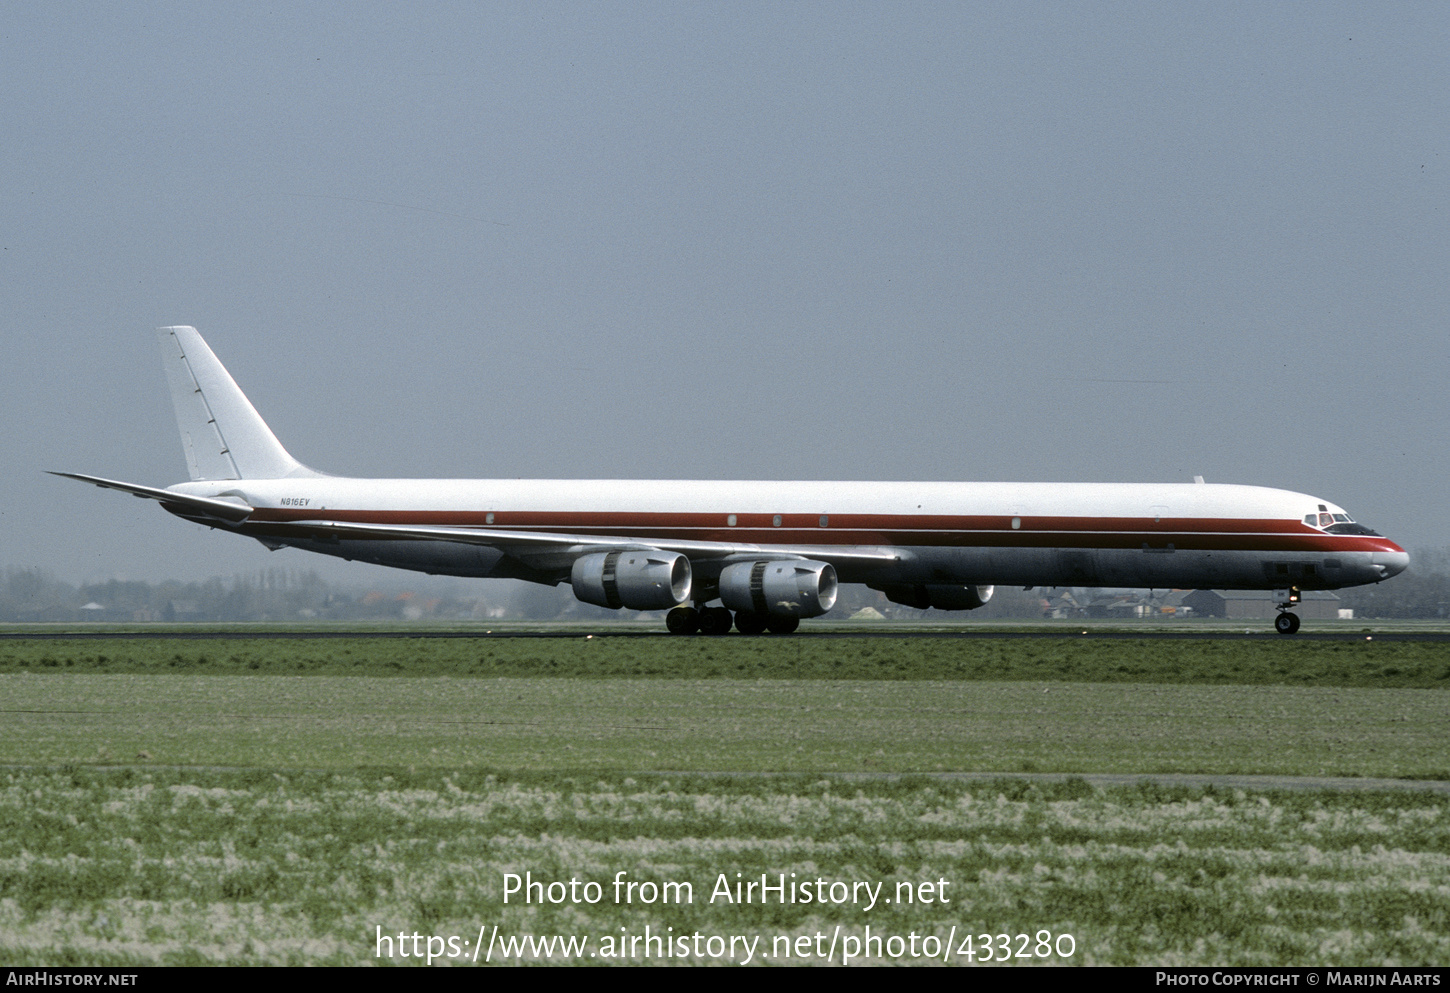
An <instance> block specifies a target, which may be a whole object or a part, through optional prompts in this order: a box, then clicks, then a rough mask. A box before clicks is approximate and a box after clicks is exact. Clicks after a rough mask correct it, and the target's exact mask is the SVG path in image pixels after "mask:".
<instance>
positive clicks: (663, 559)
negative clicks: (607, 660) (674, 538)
mask: <svg viewBox="0 0 1450 993" xmlns="http://www.w3.org/2000/svg"><path fill="white" fill-rule="evenodd" d="M569 582H570V584H571V585H572V586H573V587H574V595H575V596H576V597H578V598H579V599H580V600H583V601H584V602H585V603H593V604H597V605H599V606H601V607H612V608H619V607H628V608H629V609H630V610H666V609H668V608H670V607H676V606H679V605H680V604H682V603H684V602H685V601H686V600H688V599H690V560H689V559H687V558H685V556H683V555H681V554H680V553H679V552H656V551H649V550H645V551H618V552H594V553H591V554H589V555H581V556H580V557H579V558H577V559H575V560H574V568H573V569H571V570H570V572H569Z"/></svg>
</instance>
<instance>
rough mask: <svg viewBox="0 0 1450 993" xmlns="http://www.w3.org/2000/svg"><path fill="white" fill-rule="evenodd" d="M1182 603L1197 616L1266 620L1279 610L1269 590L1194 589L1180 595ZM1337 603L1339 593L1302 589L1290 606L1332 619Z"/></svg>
mask: <svg viewBox="0 0 1450 993" xmlns="http://www.w3.org/2000/svg"><path fill="white" fill-rule="evenodd" d="M1182 603H1183V605H1184V606H1186V607H1192V608H1193V612H1194V613H1195V614H1197V615H1198V616H1200V617H1224V618H1227V619H1228V620H1240V619H1242V620H1266V619H1269V618H1272V617H1273V616H1274V615H1275V614H1277V613H1278V612H1279V611H1278V609H1277V608H1278V602H1277V601H1276V600H1275V599H1274V594H1273V592H1272V591H1270V590H1194V591H1193V592H1192V593H1189V594H1186V595H1185V596H1184V597H1183V599H1182ZM1339 603H1340V601H1339V597H1338V596H1337V595H1335V594H1333V593H1331V592H1329V591H1328V590H1305V591H1304V592H1303V593H1301V594H1300V600H1299V603H1298V604H1297V605H1295V606H1294V607H1293V608H1291V609H1292V610H1293V611H1294V613H1296V614H1298V615H1299V616H1300V617H1304V618H1312V619H1316V620H1336V619H1338V617H1339Z"/></svg>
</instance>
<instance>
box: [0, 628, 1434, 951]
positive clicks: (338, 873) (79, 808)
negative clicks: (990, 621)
mask: <svg viewBox="0 0 1450 993" xmlns="http://www.w3.org/2000/svg"><path fill="white" fill-rule="evenodd" d="M1447 688H1450V648H1447V647H1446V646H1442V645H1438V644H1433V643H1432V644H1423V643H1413V642H1359V641H1355V642H1308V641H1301V642H1297V643H1288V644H1285V643H1283V642H1278V641H1261V640H1253V641H1242V642H1235V641H1227V640H1226V641H1224V642H1218V641H1185V642H1176V641H1175V642H1172V643H1170V644H1168V645H1166V646H1165V645H1164V644H1163V643H1161V642H1151V641H1145V642H1138V641H1093V640H1090V639H1089V640H1084V641H1075V640H1072V639H1066V638H1065V639H1060V640H1059V639H1034V640H1031V641H1015V642H1014V641H1006V640H1001V641H999V640H987V641H976V640H972V641H962V640H941V639H920V640H911V639H906V640H896V639H820V640H818V642H817V643H812V641H811V640H810V639H806V638H798V639H754V640H751V639H708V640H707V639H688V640H678V639H664V638H645V639H640V638H621V639H609V638H594V639H585V638H582V637H581V638H578V639H548V640H537V639H535V640H486V641H473V640H452V639H450V640H435V641H426V640H425V641H414V640H397V639H386V640H384V639H378V640H348V639H342V640H332V639H329V640H326V641H320V642H298V641H286V640H283V639H256V640H248V641H242V642H227V641H171V640H168V641H122V640H117V641H99V642H98V641H89V640H88V641H84V642H12V641H7V642H4V643H0V764H3V765H5V766H7V767H8V768H7V770H6V771H3V772H0V964H141V963H151V962H155V963H174V964H181V963H200V962H224V963H298V964H300V963H333V964H354V963H358V964H360V963H366V962H375V961H379V959H378V958H377V955H376V952H377V950H378V947H379V945H378V940H377V939H378V935H379V934H380V933H381V934H387V935H392V936H393V938H394V939H396V936H397V934H398V932H400V931H403V932H406V933H408V934H410V935H411V934H412V933H415V932H416V933H418V934H419V935H420V936H427V935H436V936H442V937H448V936H452V937H454V938H455V939H456V941H455V944H454V945H453V946H452V948H453V949H459V948H462V949H463V954H462V955H458V954H455V955H454V956H453V957H452V958H450V957H449V956H448V954H447V952H448V950H449V949H448V946H445V945H442V944H440V945H439V946H438V948H439V951H440V952H441V953H442V954H441V957H439V958H438V960H437V961H438V962H441V963H446V964H449V963H451V964H461V963H463V962H465V961H468V956H469V955H471V954H472V951H473V950H474V949H473V948H472V947H471V946H462V945H460V944H458V942H462V941H467V942H470V943H473V944H476V943H477V941H478V938H479V934H480V930H479V929H480V927H483V928H484V929H485V930H484V934H485V935H486V936H487V937H488V938H489V940H490V941H492V940H493V939H494V938H496V937H497V936H498V934H501V935H503V936H504V937H505V938H509V939H510V940H513V939H515V938H518V937H519V936H523V935H527V936H531V937H532V938H533V939H541V938H543V937H548V936H564V935H572V936H575V937H576V938H577V937H579V936H589V938H590V940H591V941H592V942H593V944H591V945H587V946H581V948H580V949H576V951H577V952H578V954H576V955H575V956H573V960H574V961H581V960H582V961H589V962H595V963H598V962H602V961H617V960H623V961H634V962H639V961H643V960H644V959H643V957H642V956H641V954H640V951H639V948H638V947H636V948H635V949H634V950H633V954H626V955H623V956H622V957H611V955H610V951H609V949H608V948H607V944H606V942H605V939H606V938H608V939H611V940H614V941H618V940H620V939H622V938H629V937H634V938H638V937H640V936H642V935H644V933H645V929H646V928H647V927H648V928H650V929H652V930H653V933H654V935H655V937H656V939H658V937H659V936H660V934H661V933H664V934H666V935H667V936H671V937H672V936H678V935H684V934H687V933H688V934H691V935H696V934H698V935H702V936H704V938H705V939H708V938H710V937H712V936H713V937H715V938H721V939H723V938H727V937H729V936H732V935H733V936H736V937H737V938H754V939H757V942H758V943H757V945H756V948H755V952H754V953H753V954H754V955H756V956H758V957H754V958H752V961H757V962H758V961H762V960H768V961H782V960H785V959H783V958H782V954H780V953H783V952H784V951H785V950H787V949H795V950H796V951H795V952H793V953H792V957H790V958H789V961H796V962H799V961H820V960H821V955H822V954H823V952H824V945H820V944H819V942H815V939H814V938H813V936H815V935H817V934H820V935H824V936H831V937H833V938H835V939H838V947H837V949H836V950H835V951H834V952H833V953H832V954H833V956H834V957H833V958H832V961H835V962H839V961H841V958H842V956H843V954H844V953H845V952H847V951H849V949H850V946H851V945H850V943H851V941H855V942H856V946H855V947H856V948H857V950H858V951H859V952H861V953H862V954H863V960H864V959H870V958H874V959H875V960H884V961H903V962H911V961H923V962H925V961H929V960H931V959H928V958H927V957H926V956H925V955H923V954H916V953H915V952H908V951H907V949H908V939H909V936H910V935H912V934H915V935H916V941H917V945H915V946H912V947H915V948H920V949H922V950H923V952H924V950H925V948H926V947H927V945H928V944H930V942H927V939H928V938H930V939H931V940H932V941H935V943H936V944H935V946H934V947H935V948H936V949H937V952H938V953H940V954H935V955H934V959H935V960H936V961H949V962H953V963H957V964H965V962H966V959H965V957H964V954H963V953H964V950H965V947H964V946H963V944H962V937H963V936H964V935H966V934H972V935H973V936H974V939H973V940H974V946H973V948H974V951H975V953H976V955H977V956H978V957H980V955H981V951H982V949H981V945H982V943H981V941H980V935H982V934H987V935H992V936H996V935H998V934H1008V935H1011V936H1013V937H1012V940H1011V948H1012V954H1013V957H1012V958H1011V959H1010V961H1012V962H1014V963H1019V964H1021V963H1068V964H1103V963H1115V964H1143V965H1147V964H1230V963H1237V964H1269V963H1283V964H1309V963H1318V964H1343V965H1353V964H1375V963H1401V964H1432V963H1443V962H1446V961H1450V798H1447V797H1446V796H1445V795H1444V794H1430V793H1417V792H1412V791H1398V790H1396V791H1386V792H1353V791H1351V792H1336V791H1330V790H1313V789H1310V790H1295V791H1285V792H1254V791H1241V790H1228V789H1222V788H1213V787H1198V788H1186V787H1185V788H1178V787H1175V788H1166V787H1158V786H1151V785H1140V786H1136V787H1122V788H1118V787H1112V788H1097V787H1092V786H1089V785H1088V784H1086V783H1084V782H1083V781H1081V780H1067V781H1065V782H1033V783H1028V782H1026V781H1024V780H1021V779H1015V780H1014V779H1011V778H1004V779H1001V780H998V781H994V782H989V783H983V782H961V781H953V780H947V779H942V778H927V777H926V776H923V775H922V774H925V773H936V772H951V771H972V770H985V771H990V772H1001V773H1019V772H1061V773H1087V772H1121V773H1128V774H1140V773H1141V774H1147V773H1155V772H1197V773H1219V774H1223V773H1240V774H1261V773H1277V774H1282V775H1350V776H1364V777H1386V778H1394V777H1402V778H1425V779H1450V707H1447V706H1446V703H1447V701H1450V697H1447V696H1446V694H1445V692H1444V690H1445V689H1447ZM701 772H712V773H716V774H715V775H708V776H704V775H698V773H701ZM762 772H770V773H774V774H775V775H770V776H760V775H758V773H762ZM873 772H889V773H896V774H898V778H864V779H863V778H860V774H861V773H873ZM732 773H738V774H740V775H734V776H732V775H731V774H732ZM620 871H624V872H625V873H626V877H625V878H627V879H630V880H633V881H636V882H653V883H655V884H656V885H663V884H664V883H667V882H674V883H677V884H680V883H688V884H689V885H690V887H691V888H692V890H693V897H694V899H693V900H692V901H690V902H689V903H675V904H670V905H664V904H661V903H655V904H645V903H643V902H642V898H641V899H636V900H634V901H632V902H630V901H626V902H619V901H616V900H615V899H614V898H613V896H614V895H613V893H612V892H611V891H610V889H609V888H608V887H609V885H610V883H611V881H612V880H613V879H614V877H615V874H616V873H618V872H620ZM526 872H531V873H532V874H533V878H534V879H536V880H543V881H545V882H549V881H556V882H564V881H567V880H568V879H570V878H576V879H578V880H579V881H580V883H581V884H583V883H586V882H590V881H594V882H598V883H599V884H600V885H601V887H602V890H601V892H602V893H603V894H604V896H603V898H602V899H601V900H600V901H598V902H596V903H590V902H587V901H572V900H566V901H565V902H563V903H560V904H553V903H547V902H546V903H543V904H540V903H537V902H536V903H533V904H522V905H521V904H520V903H519V902H518V900H517V899H515V900H513V901H512V902H511V903H509V904H507V905H506V904H505V903H504V902H503V898H502V892H503V877H504V874H505V873H519V874H523V873H526ZM736 873H740V877H739V878H740V879H741V880H742V881H743V880H747V879H758V878H759V876H760V874H761V873H766V874H767V875H768V876H769V878H770V879H772V880H774V879H775V878H777V877H778V876H779V875H780V874H782V873H784V874H785V875H786V877H787V878H790V874H791V873H796V878H798V879H801V880H805V879H811V880H815V879H820V880H823V881H824V884H825V885H827V886H829V884H830V883H832V882H837V883H847V884H850V883H864V884H866V885H868V886H871V885H877V884H879V885H880V886H881V887H882V890H881V892H882V893H883V894H887V895H889V894H893V893H896V892H897V890H896V886H897V884H909V885H911V886H913V887H920V886H921V885H922V884H924V883H928V882H931V883H934V884H935V883H936V881H944V882H945V883H947V886H946V887H945V888H944V889H934V890H932V891H931V892H933V893H935V894H936V895H944V894H945V893H950V894H951V895H952V896H953V902H952V903H950V904H947V903H944V902H941V901H940V900H934V901H933V902H931V903H913V904H910V905H906V904H900V903H896V904H891V905H887V904H884V903H880V904H878V905H876V906H874V907H872V908H871V909H869V910H868V909H866V908H865V907H863V906H861V905H859V904H849V903H843V904H839V905H838V904H827V905H824V906H823V905H821V904H819V903H812V904H798V903H796V904H784V905H782V904H778V903H772V904H769V905H762V904H760V903H759V902H755V903H751V904H744V905H740V904H732V903H725V902H722V901H719V900H717V901H715V902H713V903H712V902H710V901H709V896H710V893H711V890H712V888H713V886H714V885H715V883H716V882H717V881H718V879H719V877H720V875H721V874H724V875H725V877H726V878H727V880H728V881H733V880H734V879H735V878H736V876H735V874H736ZM678 892H679V891H678V890H676V893H677V895H678ZM915 892H917V893H918V894H920V893H921V892H922V891H921V890H920V889H917V890H915ZM495 926H496V927H498V928H499V932H498V933H497V934H496V933H495V932H493V931H492V930H491V929H492V928H494V927H495ZM868 927H869V928H870V929H871V933H874V934H875V935H876V936H877V938H878V941H877V944H876V945H875V946H871V945H869V944H867V943H866V939H867V937H868V931H867V928H868ZM953 928H955V929H956V930H955V931H953V930H952V929H953ZM378 929H381V931H379V930H378ZM668 929H673V930H672V931H670V930H668ZM1040 933H1041V934H1047V935H1049V936H1050V937H1051V938H1052V939H1053V940H1059V939H1062V936H1064V935H1070V936H1071V939H1070V944H1071V947H1072V949H1073V953H1072V954H1071V955H1070V956H1069V955H1061V954H1059V951H1060V950H1061V949H1062V948H1065V947H1066V946H1065V945H1063V944H1061V942H1059V945H1058V946H1055V947H1054V948H1052V949H1051V950H1050V953H1049V954H1044V953H1043V949H1046V948H1048V947H1049V946H1048V945H1043V944H1041V943H1040V942H1039V940H1038V937H1039V934H1040ZM1019 934H1020V935H1025V936H1026V937H1025V938H1023V939H1021V940H1020V941H1019V940H1018V939H1017V938H1016V937H1015V936H1017V935H1019ZM891 938H895V939H896V940H897V942H898V944H897V945H892V944H890V943H889V940H888V939H891ZM801 939H804V940H805V943H806V945H807V946H811V947H812V948H813V949H815V951H814V952H812V956H813V957H811V958H806V959H803V958H801V957H800V954H799V946H798V945H797V944H795V942H797V941H799V940H801ZM821 940H822V941H823V940H824V939H821ZM992 940H993V941H997V939H995V938H993V939H992ZM1062 940H1067V939H1062ZM813 942H815V943H813ZM991 943H992V942H991V941H989V944H991ZM389 944H390V945H392V946H394V948H393V953H394V957H393V958H392V959H390V960H389V961H392V962H395V963H403V962H406V963H408V964H419V963H420V962H421V961H425V960H420V959H419V958H416V957H409V958H407V959H403V958H401V957H399V956H398V955H397V954H396V952H397V947H398V946H397V943H396V941H390V943H389ZM947 945H950V946H953V947H950V948H945V951H944V952H943V949H944V947H945V946H947ZM654 947H656V948H658V947H659V946H658V943H657V945H656V946H654ZM702 947H703V948H704V950H703V952H701V951H700V950H699V948H696V949H694V951H695V952H697V953H698V954H697V955H693V954H692V955H689V956H686V960H687V961H696V960H700V961H741V960H742V954H737V955H736V957H735V958H733V959H732V958H730V957H729V956H728V955H725V954H724V953H723V952H722V954H721V955H720V956H718V957H712V955H713V952H712V948H711V946H710V945H709V943H708V941H707V943H706V945H704V946H702ZM719 947H721V948H723V947H724V946H723V945H721V946H719ZM744 947H745V946H743V945H742V946H740V949H737V952H741V953H743V949H744ZM873 947H874V953H873ZM509 948H510V949H512V952H511V953H510V954H507V955H505V954H502V952H503V949H502V946H497V947H495V948H493V949H491V951H490V955H492V954H493V952H494V951H498V952H499V953H500V956H501V957H502V958H503V959H505V960H508V961H517V960H519V958H520V957H522V958H523V959H525V960H527V959H531V958H534V957H545V958H552V959H554V960H561V959H562V958H565V957H566V956H564V955H563V954H562V952H561V950H560V948H558V947H555V948H554V949H553V954H552V955H544V954H543V952H542V950H541V949H539V948H537V947H532V946H531V947H528V948H524V949H522V951H521V952H520V949H519V948H517V947H515V946H512V945H510V946H509ZM893 948H895V949H897V951H899V952H900V954H896V953H895V952H893ZM1023 949H1025V952H1023ZM620 950H621V949H618V948H617V947H616V949H615V951H620ZM589 952H593V953H594V954H595V955H596V956H599V957H596V958H590V957H589V954H588V953H589ZM1019 952H1023V953H1022V954H1021V955H1020V956H1019V955H1018V954H1017V953H1019ZM514 953H519V954H514ZM771 953H777V954H775V957H773V958H769V957H768V956H769V955H770V954H771ZM993 954H994V956H996V957H1001V956H1002V955H1003V954H1004V953H1003V952H1002V951H1001V949H1000V947H995V946H994V953H993ZM581 956H582V958H581ZM655 958H658V956H655ZM495 960H497V959H495ZM482 961H483V958H482V957H481V958H480V964H481V963H482ZM435 964H437V963H436V962H435Z"/></svg>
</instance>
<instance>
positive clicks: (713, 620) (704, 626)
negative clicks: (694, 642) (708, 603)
mask: <svg viewBox="0 0 1450 993" xmlns="http://www.w3.org/2000/svg"><path fill="white" fill-rule="evenodd" d="M730 624H731V617H730V611H728V610H726V609H725V608H724V607H706V608H705V609H704V610H702V611H700V633H701V634H726V633H728V632H729V631H730Z"/></svg>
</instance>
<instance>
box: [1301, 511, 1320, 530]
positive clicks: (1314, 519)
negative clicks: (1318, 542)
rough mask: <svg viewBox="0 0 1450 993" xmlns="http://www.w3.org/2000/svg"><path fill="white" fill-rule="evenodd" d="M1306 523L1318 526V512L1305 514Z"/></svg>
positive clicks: (1312, 526)
mask: <svg viewBox="0 0 1450 993" xmlns="http://www.w3.org/2000/svg"><path fill="white" fill-rule="evenodd" d="M1304 523H1305V524H1307V525H1309V526H1310V527H1311V528H1317V527H1318V526H1319V516H1318V515H1317V514H1305V515H1304Z"/></svg>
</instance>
